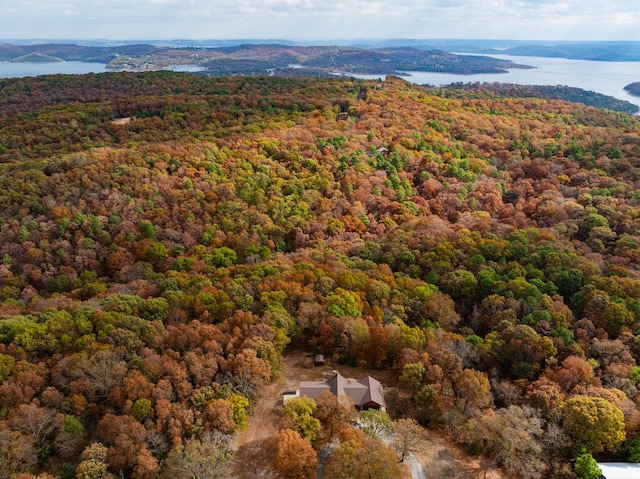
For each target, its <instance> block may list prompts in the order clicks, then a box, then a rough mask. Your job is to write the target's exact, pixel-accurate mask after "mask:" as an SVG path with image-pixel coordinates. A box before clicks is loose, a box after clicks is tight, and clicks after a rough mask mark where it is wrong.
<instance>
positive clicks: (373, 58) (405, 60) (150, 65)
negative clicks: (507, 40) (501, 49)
mask: <svg viewBox="0 0 640 479" xmlns="http://www.w3.org/2000/svg"><path fill="white" fill-rule="evenodd" d="M47 57H55V58H56V59H61V60H65V61H83V62H100V63H106V64H107V67H108V68H111V69H122V70H133V71H144V70H155V69H161V68H166V67H170V66H174V65H199V66H203V67H205V68H206V74H208V75H230V74H245V75H247V74H248V75H253V74H267V73H269V74H278V75H283V76H298V75H300V74H305V75H307V76H318V75H322V76H327V75H335V74H338V75H343V74H350V73H357V74H374V75H385V74H401V72H404V71H432V72H443V73H457V74H475V73H506V72H507V71H508V69H510V68H530V67H529V66H527V65H518V64H515V63H513V62H511V61H508V60H499V59H496V58H491V57H486V56H470V55H464V56H459V55H455V54H453V53H447V52H444V51H442V50H424V49H419V48H412V47H393V48H373V49H367V48H359V47H343V46H293V45H284V44H275V45H273V44H261V45H256V44H244V45H233V46H223V47H211V48H204V47H188V48H177V47H169V46H164V47H161V46H152V45H146V44H140V45H123V46H114V47H94V46H80V45H74V44H54V43H50V44H42V45H11V44H0V61H29V60H28V59H30V58H38V59H41V58H47ZM17 59H27V60H17ZM39 61H40V60H39ZM292 65H295V67H296V70H297V71H291V70H292V68H291V67H292ZM300 68H302V70H301V69H300Z"/></svg>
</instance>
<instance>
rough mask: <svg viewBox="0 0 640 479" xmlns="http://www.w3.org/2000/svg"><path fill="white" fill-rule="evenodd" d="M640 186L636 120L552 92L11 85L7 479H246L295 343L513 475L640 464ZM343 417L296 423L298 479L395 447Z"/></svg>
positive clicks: (2, 248)
mask: <svg viewBox="0 0 640 479" xmlns="http://www.w3.org/2000/svg"><path fill="white" fill-rule="evenodd" d="M470 95H472V94H471V93H470ZM476 96H477V95H476ZM639 181H640V122H639V121H638V119H637V118H634V117H632V116H628V115H626V114H622V113H615V112H611V111H607V110H600V109H596V108H592V107H586V106H584V105H582V104H573V103H568V102H563V101H559V100H544V99H531V98H518V99H514V98H507V97H500V98H474V97H472V96H469V97H465V92H463V91H455V92H448V91H446V90H436V89H427V88H423V87H419V86H416V85H412V84H410V83H407V82H404V81H402V80H400V79H397V78H394V77H388V78H387V80H386V81H384V82H383V84H382V85H377V83H376V82H370V81H364V80H353V79H351V80H348V79H344V80H338V79H330V80H327V79H322V80H319V79H296V80H293V79H282V78H274V77H250V78H244V77H233V78H204V77H196V76H190V75H186V74H179V73H169V72H161V73H146V74H125V73H122V74H101V75H86V76H78V77H71V76H58V75H56V76H47V77H39V78H26V79H12V80H2V81H0V450H1V451H2V454H0V478H5V477H10V476H11V474H12V473H17V472H28V473H31V474H36V475H37V474H38V473H42V474H41V477H50V476H47V475H46V474H47V473H48V474H59V475H60V476H61V477H65V478H71V477H74V476H75V477H78V478H107V477H114V476H115V477H126V478H136V479H146V478H149V479H150V478H156V477H159V478H169V477H171V478H176V479H181V478H190V477H195V475H196V474H204V475H201V476H198V477H228V475H227V474H228V473H227V472H226V468H227V467H228V466H229V465H230V463H231V462H232V461H233V460H234V459H233V454H232V451H231V447H230V444H231V442H230V441H231V438H232V436H233V434H234V432H237V431H238V430H240V429H242V428H243V427H245V426H246V424H247V421H251V420H252V417H251V405H252V404H253V402H254V401H255V400H256V398H257V397H258V396H257V395H258V394H259V391H260V388H261V386H262V385H264V384H266V383H268V382H269V381H272V380H273V379H274V378H275V377H276V376H277V375H278V372H279V370H280V368H281V364H282V357H283V354H284V355H286V350H287V348H288V347H289V348H293V347H297V348H303V349H306V350H309V351H316V352H320V353H323V354H324V355H325V356H327V357H328V358H332V359H333V360H336V361H340V362H344V363H347V364H351V365H359V366H366V367H370V368H376V369H385V370H391V371H394V372H395V373H396V374H397V376H399V377H400V381H401V384H402V385H403V387H404V388H405V390H404V393H405V394H404V396H405V397H406V398H407V399H406V400H405V401H404V402H401V404H400V405H399V408H398V413H399V414H400V415H406V416H408V417H409V418H411V417H414V418H415V419H417V420H418V421H419V422H420V423H421V424H423V425H425V426H428V427H429V428H434V429H441V430H442V431H445V432H446V433H447V434H448V435H450V436H451V437H452V438H453V439H454V440H455V441H457V442H458V443H459V444H461V445H462V446H464V447H465V448H467V450H468V451H469V452H470V453H472V454H475V455H477V456H478V457H479V458H480V459H481V462H480V464H482V465H483V467H486V468H491V467H501V468H502V469H503V470H504V471H505V474H506V477H511V478H532V479H533V478H549V477H557V478H570V477H576V476H575V473H574V472H573V470H574V463H575V460H576V458H578V462H577V471H578V472H579V475H578V477H589V476H585V475H583V473H582V472H581V471H582V470H583V469H584V468H585V467H586V466H585V465H587V466H588V465H589V464H590V461H591V456H592V455H594V456H597V455H598V454H601V453H613V454H617V455H618V457H620V458H621V459H623V460H624V459H629V460H632V461H640V410H639V407H640V397H639V396H638V388H640V365H639V364H638V361H640V336H638V333H639V331H640V194H639V193H638V187H639ZM307 406H308V405H307ZM334 406H335V405H333V406H332V405H331V404H328V403H326V402H325V403H321V404H318V405H317V406H313V407H311V406H309V407H308V410H307V415H306V416H304V415H302V414H298V413H299V411H298V412H296V413H295V414H294V412H291V411H289V412H290V414H291V415H290V418H289V419H290V420H289V421H283V426H282V427H283V430H282V431H281V432H280V433H278V435H277V441H278V444H277V448H279V449H278V450H287V449H286V448H287V447H290V448H292V450H296V451H304V454H302V453H300V454H298V455H293V456H291V457H294V458H296V459H297V460H299V461H305V462H304V464H303V463H302V462H301V463H300V464H298V465H297V466H295V465H294V467H293V469H292V468H289V469H287V468H286V467H285V466H286V465H283V464H281V463H278V462H277V461H276V462H275V463H274V468H275V469H276V470H277V471H279V474H280V476H279V477H300V476H295V475H293V473H292V472H291V471H296V470H297V471H300V470H309V471H311V470H312V469H313V467H312V466H313V465H314V464H315V463H314V460H315V451H316V450H318V449H319V448H320V447H321V446H322V445H323V444H325V443H327V442H330V441H332V440H334V439H335V438H339V439H340V440H341V441H342V443H343V445H344V444H348V445H349V447H348V448H342V449H341V452H340V454H338V455H336V457H345V458H348V457H354V456H353V455H354V454H355V455H356V456H358V455H364V454H365V453H367V454H373V456H375V457H387V456H385V454H387V453H389V451H388V450H387V449H388V447H387V446H385V445H384V444H382V443H380V442H379V441H378V442H375V441H377V440H376V439H375V438H374V439H372V438H371V436H375V434H374V432H375V430H377V429H376V428H375V427H371V430H369V431H365V432H367V436H366V438H365V436H364V435H363V434H362V433H361V432H359V431H358V432H356V431H355V430H354V429H353V428H352V427H351V426H350V423H349V419H348V417H347V416H348V415H347V416H340V417H344V418H347V419H345V421H343V422H340V421H338V420H337V419H336V417H337V416H336V415H337V413H336V412H335V411H337V409H336V407H334ZM305 407H306V406H305ZM332 407H333V409H332ZM303 416H304V417H303ZM378 419H379V418H378ZM345 424H346V425H345ZM365 429H366V428H365ZM372 431H374V432H372ZM349 448H350V449H349ZM385 448H386V449H385ZM349 451H350V453H351V454H352V456H348V454H347V453H349ZM358 451H361V452H358ZM362 451H364V452H362ZM371 451H377V452H375V453H372V452H371ZM381 451H382V452H381ZM389 454H390V453H389ZM373 456H372V457H373ZM287 457H289V456H287ZM345 460H346V459H345ZM329 464H330V466H329V467H328V469H327V471H326V474H325V477H329V478H336V477H344V476H343V475H340V474H343V472H344V471H342V472H341V471H340V467H339V462H338V461H337V460H336V461H334V462H333V463H329ZM389 464H391V465H389V470H391V471H392V474H397V472H396V470H395V469H393V468H392V465H393V464H395V462H394V461H393V460H392V461H391V462H390V463H389ZM289 466H290V465H289ZM305 468H306V469H305ZM198 471H200V472H198ZM202 471H205V472H204V473H203V472H202ZM310 474H313V473H310ZM21 477H32V476H30V475H25V476H21ZM352 477H356V476H352ZM376 477H386V476H383V475H379V476H376ZM393 477H397V476H393Z"/></svg>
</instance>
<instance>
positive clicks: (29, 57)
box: [11, 53, 64, 63]
mask: <svg viewBox="0 0 640 479" xmlns="http://www.w3.org/2000/svg"><path fill="white" fill-rule="evenodd" d="M11 61H12V62H13V63H53V62H63V61H64V60H63V59H62V58H58V57H54V56H52V55H45V54H42V53H28V54H26V55H22V56H21V57H18V58H14V59H13V60H11Z"/></svg>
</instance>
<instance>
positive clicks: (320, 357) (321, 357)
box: [314, 354, 324, 366]
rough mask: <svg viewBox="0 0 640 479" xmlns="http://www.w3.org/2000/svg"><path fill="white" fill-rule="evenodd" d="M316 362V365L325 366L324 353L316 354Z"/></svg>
mask: <svg viewBox="0 0 640 479" xmlns="http://www.w3.org/2000/svg"><path fill="white" fill-rule="evenodd" d="M314 364H315V365H316V366H324V354H316V357H315V360H314Z"/></svg>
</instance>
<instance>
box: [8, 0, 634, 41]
mask: <svg viewBox="0 0 640 479" xmlns="http://www.w3.org/2000/svg"><path fill="white" fill-rule="evenodd" d="M0 38H4V39H29V38H37V39H115V40H118V39H127V40H131V39H149V40H152V39H158V40H161V39H194V40H195V39H240V38H243V39H289V40H314V39H384V38H401V39H435V38H442V39H446V38H469V39H514V40H552V41H553V40H559V41H560V40H571V41H577V40H615V41H620V40H628V41H640V2H637V1H635V0H0Z"/></svg>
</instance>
